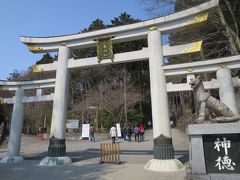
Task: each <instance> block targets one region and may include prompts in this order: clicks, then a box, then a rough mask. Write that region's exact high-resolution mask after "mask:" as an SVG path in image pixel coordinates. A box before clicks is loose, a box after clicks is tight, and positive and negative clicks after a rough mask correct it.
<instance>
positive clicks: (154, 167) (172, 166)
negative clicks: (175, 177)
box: [145, 159, 186, 172]
mask: <svg viewBox="0 0 240 180" xmlns="http://www.w3.org/2000/svg"><path fill="white" fill-rule="evenodd" d="M145 169H147V170H150V171H158V172H176V171H186V169H185V167H184V165H183V164H182V163H181V162H180V161H179V160H177V159H166V160H162V159H151V160H149V161H148V162H147V164H146V165H145Z"/></svg>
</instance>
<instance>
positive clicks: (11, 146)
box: [1, 89, 24, 163]
mask: <svg viewBox="0 0 240 180" xmlns="http://www.w3.org/2000/svg"><path fill="white" fill-rule="evenodd" d="M23 95H24V91H23V89H17V90H16V92H15V97H14V98H13V100H14V105H13V111H12V119H11V127H10V135H9V142H8V152H7V156H6V157H4V158H3V159H2V160H1V163H16V162H21V161H23V158H22V157H21V156H20V147H21V137H22V127H23V113H24V108H23V102H22V98H23Z"/></svg>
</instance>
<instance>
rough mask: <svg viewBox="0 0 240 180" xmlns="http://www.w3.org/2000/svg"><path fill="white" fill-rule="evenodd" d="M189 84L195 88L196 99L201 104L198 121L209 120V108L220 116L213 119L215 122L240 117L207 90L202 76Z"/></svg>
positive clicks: (230, 120)
mask: <svg viewBox="0 0 240 180" xmlns="http://www.w3.org/2000/svg"><path fill="white" fill-rule="evenodd" d="M189 84H190V85H191V88H192V89H193V92H194V96H195V100H196V101H197V103H198V104H199V116H198V118H197V123H204V121H205V120H207V119H206V118H207V117H206V116H207V113H206V112H207V110H208V109H209V110H212V111H213V112H214V113H215V114H216V115H217V116H218V117H216V118H215V119H212V121H213V122H234V121H238V120H239V119H240V117H239V116H236V115H235V114H234V113H233V112H232V111H231V109H229V107H228V106H227V105H225V104H224V103H222V102H221V101H219V100H218V99H216V98H214V97H213V96H211V95H210V94H209V93H207V92H206V91H205V89H204V86H203V83H202V78H201V76H198V77H197V78H196V79H191V82H190V83H189Z"/></svg>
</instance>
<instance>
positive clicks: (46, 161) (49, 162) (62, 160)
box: [39, 156, 72, 166]
mask: <svg viewBox="0 0 240 180" xmlns="http://www.w3.org/2000/svg"><path fill="white" fill-rule="evenodd" d="M71 163H72V160H71V159H70V158H69V157H67V156H64V157H48V156H47V157H45V158H43V159H42V160H41V162H40V163H39V166H60V165H66V164H71Z"/></svg>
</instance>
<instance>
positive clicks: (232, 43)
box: [218, 7, 238, 55]
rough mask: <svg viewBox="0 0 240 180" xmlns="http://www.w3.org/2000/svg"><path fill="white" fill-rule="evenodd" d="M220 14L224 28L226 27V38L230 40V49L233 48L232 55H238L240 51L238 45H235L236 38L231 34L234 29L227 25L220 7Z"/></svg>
mask: <svg viewBox="0 0 240 180" xmlns="http://www.w3.org/2000/svg"><path fill="white" fill-rule="evenodd" d="M218 14H219V17H220V20H221V23H222V25H223V27H224V28H225V30H226V33H225V36H226V37H227V39H228V40H229V44H230V47H231V54H232V55H234V54H237V53H238V49H237V47H236V44H235V41H234V37H233V36H232V33H231V32H232V29H231V27H230V26H229V25H228V24H227V22H226V19H225V18H224V15H223V13H222V10H221V8H220V7H219V8H218Z"/></svg>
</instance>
